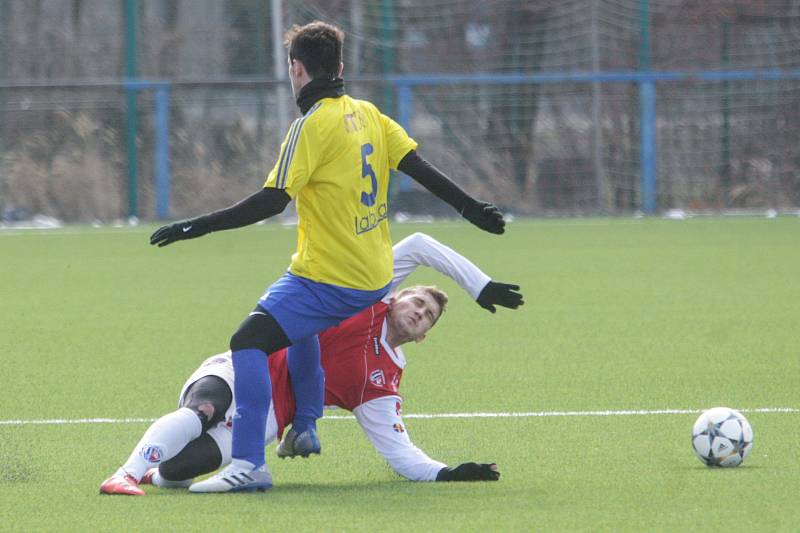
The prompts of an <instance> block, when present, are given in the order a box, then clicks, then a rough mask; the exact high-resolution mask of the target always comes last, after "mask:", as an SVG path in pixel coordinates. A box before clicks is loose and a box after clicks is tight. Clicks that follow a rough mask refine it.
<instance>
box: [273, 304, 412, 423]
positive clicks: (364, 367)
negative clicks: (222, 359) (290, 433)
mask: <svg viewBox="0 0 800 533" xmlns="http://www.w3.org/2000/svg"><path fill="white" fill-rule="evenodd" d="M388 311H389V305H388V304H386V303H384V302H378V303H376V304H375V305H373V306H372V307H369V308H367V309H365V310H364V311H362V312H361V313H359V314H357V315H355V316H353V317H351V318H349V319H347V320H345V321H344V322H342V323H341V324H339V325H338V326H336V327H333V328H330V329H327V330H325V331H323V332H322V333H320V335H319V344H320V352H321V356H322V368H323V370H324V371H325V405H327V406H334V407H341V408H342V409H347V410H348V411H352V410H353V409H355V408H356V407H358V406H359V405H361V404H363V403H365V402H368V401H370V400H374V399H376V398H383V397H385V396H399V394H398V389H399V387H400V380H401V379H402V377H403V368H404V367H405V365H406V359H405V356H404V355H403V352H402V350H400V348H394V349H393V348H392V347H391V346H389V344H388V343H387V342H386V328H387V325H386V314H387V312H388ZM269 363H270V376H271V377H272V398H273V401H274V403H275V404H276V406H278V405H280V406H281V407H280V408H277V407H276V410H275V415H276V419H277V421H278V428H279V432H280V431H282V430H283V428H284V427H285V426H286V425H288V424H290V423H291V420H292V416H293V415H294V397H293V395H292V390H291V385H290V383H289V380H288V379H287V378H288V374H289V371H288V364H287V362H286V350H281V351H280V352H277V353H274V354H272V355H271V356H270V358H269ZM290 415H291V416H290Z"/></svg>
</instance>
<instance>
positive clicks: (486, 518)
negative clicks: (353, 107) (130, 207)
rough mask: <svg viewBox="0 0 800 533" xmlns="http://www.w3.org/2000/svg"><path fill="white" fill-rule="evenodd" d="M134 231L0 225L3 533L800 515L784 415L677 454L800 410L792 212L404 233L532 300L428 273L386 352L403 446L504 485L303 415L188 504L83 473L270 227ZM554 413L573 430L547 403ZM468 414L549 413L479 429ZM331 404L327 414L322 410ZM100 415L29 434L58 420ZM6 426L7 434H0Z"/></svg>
mask: <svg viewBox="0 0 800 533" xmlns="http://www.w3.org/2000/svg"><path fill="white" fill-rule="evenodd" d="M153 229H154V228H153V227H140V228H130V229H111V228H109V229H92V228H84V227H69V228H65V229H62V230H51V231H46V232H45V231H41V232H21V231H16V232H15V231H8V230H4V231H0V258H2V260H1V261H0V357H1V358H2V360H1V364H2V386H0V420H2V421H3V423H2V424H0V530H19V531H31V530H53V531H55V530H58V531H64V530H81V531H86V530H93V531H94V530H102V531H112V530H116V531H118V530H134V529H135V530H180V531H187V530H221V531H225V530H234V529H242V528H245V529H248V530H254V529H263V530H275V531H277V530H282V531H286V530H289V531H351V530H366V531H376V530H381V531H418V530H424V531H477V530H481V531H485V530H490V531H509V530H519V531H552V530H568V531H582V530H583V531H598V530H606V531H712V530H719V529H722V528H731V527H732V528H735V529H737V530H741V531H781V530H783V531H792V530H796V527H797V524H798V523H800V510H798V509H800V508H798V506H797V505H796V500H797V494H798V493H800V463H799V462H798V460H797V455H796V453H797V450H798V445H797V443H798V441H800V429H798V422H800V413H797V412H752V411H749V412H746V413H745V414H746V415H747V417H748V419H749V420H750V422H751V423H752V425H753V427H754V430H755V446H754V450H753V453H752V454H751V456H750V457H749V458H748V459H747V460H746V461H745V463H744V464H743V465H742V466H741V467H739V468H736V469H731V470H723V469H710V468H706V467H704V466H702V465H701V464H700V462H699V461H698V460H697V459H696V458H695V457H694V456H693V453H692V449H691V444H690V433H691V427H692V423H693V422H694V419H695V418H696V416H697V413H695V412H690V413H682V414H637V415H619V414H613V413H612V414H611V415H610V416H590V415H589V414H588V413H584V414H580V413H583V412H595V411H620V410H644V411H651V410H691V411H695V410H700V409H704V408H708V407H713V406H716V405H728V406H730V407H735V408H740V409H754V408H780V407H785V408H793V409H798V408H800V401H798V389H800V357H798V353H799V352H798V346H800V327H798V324H800V276H799V275H798V273H800V219H797V218H777V219H760V218H732V219H721V218H710V219H690V220H683V221H675V220H660V219H641V220H635V219H624V220H623V219H610V220H608V219H573V220H533V221H516V222H514V223H513V224H511V225H510V226H509V228H508V232H507V233H506V235H503V236H493V235H489V234H486V233H482V232H480V231H478V230H476V229H475V228H472V227H470V226H468V225H466V224H461V223H436V224H430V225H395V226H394V227H393V236H394V239H395V241H398V240H399V239H400V238H402V237H403V236H405V235H408V234H409V233H412V232H414V231H423V232H425V233H428V234H430V235H432V236H433V237H435V238H437V239H439V240H440V241H442V242H443V243H445V244H447V245H449V246H451V247H453V248H455V249H456V250H458V251H460V252H462V253H463V254H464V255H466V256H468V257H469V258H471V259H472V260H473V261H474V262H475V263H476V264H478V265H479V266H481V267H482V268H483V270H484V271H485V272H487V273H488V274H489V275H490V276H492V277H493V278H494V279H495V280H498V281H506V282H514V283H518V284H520V285H521V286H522V292H523V293H524V294H525V299H526V304H525V306H524V307H523V308H521V309H520V310H518V311H509V310H505V309H501V310H500V311H498V313H497V314H495V315H492V314H490V313H488V312H486V311H484V310H483V309H481V308H480V307H478V306H477V305H476V304H475V303H474V302H472V301H470V298H469V297H468V296H467V295H466V294H465V293H463V292H461V291H460V290H459V289H458V287H457V286H456V285H455V284H454V283H453V282H452V281H450V280H447V279H443V278H442V277H441V276H440V275H439V274H437V273H435V272H433V271H431V270H429V269H421V270H420V271H418V272H417V273H415V274H414V275H413V276H412V277H411V278H410V280H409V282H411V283H436V284H438V285H439V286H441V287H442V288H444V289H445V290H446V291H447V292H448V293H449V294H450V296H451V304H450V308H449V309H448V310H447V312H446V313H445V316H444V317H443V318H442V319H441V320H440V321H439V323H438V324H437V326H436V328H435V329H434V330H433V331H431V333H430V334H429V337H428V339H427V340H426V341H425V342H423V343H421V344H419V345H408V346H406V347H405V348H404V350H405V353H406V356H407V358H408V367H407V369H406V371H405V374H404V380H403V385H402V388H401V390H402V392H403V394H404V396H405V398H406V401H405V404H404V412H405V414H406V415H415V414H417V415H418V414H441V413H462V414H465V415H470V416H464V417H462V418H413V417H410V416H408V417H407V419H406V423H407V427H408V431H409V434H410V435H411V438H412V440H413V441H414V442H415V443H416V444H417V445H418V446H419V447H420V448H421V449H423V450H424V451H426V452H427V453H428V454H429V455H430V456H431V457H434V458H436V459H439V460H441V461H443V462H446V463H448V464H451V465H455V464H458V463H460V462H464V461H480V462H489V461H495V462H497V464H498V465H499V467H500V470H501V472H502V477H501V480H500V481H499V482H497V483H470V484H444V485H443V484H433V483H428V484H426V483H412V482H408V481H405V480H403V479H401V478H399V477H398V476H397V475H396V474H394V473H393V472H392V471H391V470H390V469H389V468H388V466H386V464H385V463H384V461H383V460H382V458H381V457H379V456H378V455H377V453H375V452H374V450H373V449H372V448H371V446H370V445H369V443H368V441H367V440H366V439H365V438H364V436H363V435H362V434H361V431H360V429H359V428H358V425H357V424H356V423H355V421H354V420H352V419H339V418H337V419H329V420H323V421H321V422H320V424H319V428H320V436H321V438H322V441H323V455H322V456H320V457H313V458H311V459H309V460H306V461H302V460H294V461H279V460H277V459H276V458H275V456H274V454H273V452H272V448H270V449H269V450H268V462H269V464H270V466H271V468H272V471H273V475H274V478H275V487H274V489H272V490H271V491H269V492H267V493H265V494H255V495H243V494H236V495H191V494H188V493H185V492H183V491H169V490H162V489H157V488H153V487H147V488H146V491H147V492H148V496H147V497H145V498H130V497H127V498H126V497H108V496H100V495H98V493H97V489H98V486H99V484H100V482H101V481H102V480H103V479H105V478H106V477H107V476H108V475H110V474H111V473H113V471H114V470H115V469H116V468H117V467H118V466H119V465H120V464H121V463H122V462H123V461H124V460H125V459H126V457H127V455H128V454H129V453H130V450H131V448H132V446H133V445H134V444H135V443H136V441H137V440H138V438H139V436H140V435H141V433H142V432H143V431H144V430H145V429H146V427H147V423H146V422H123V421H122V419H131V418H144V419H152V418H155V417H158V416H160V415H161V414H164V413H166V412H169V411H170V410H172V409H174V408H175V405H176V402H177V395H178V393H179V391H180V387H181V385H182V384H183V382H184V380H185V379H186V378H187V377H188V375H189V374H190V373H191V372H192V371H193V370H194V368H195V367H196V366H197V364H198V363H199V362H200V361H201V360H202V359H203V358H205V357H206V356H208V355H211V354H213V353H217V352H219V351H223V350H225V349H226V347H227V342H228V339H229V337H230V335H231V333H232V332H233V331H235V329H236V327H237V326H238V324H239V323H240V321H241V320H242V319H243V318H244V317H245V316H246V314H247V313H248V312H249V311H250V309H251V308H252V307H253V305H254V304H255V302H256V300H257V299H258V297H259V296H260V295H261V294H262V292H263V290H264V289H265V288H266V286H267V285H268V284H269V283H271V282H272V281H274V280H275V279H276V278H277V277H278V276H279V275H280V274H281V273H282V272H283V271H284V270H285V268H286V266H287V264H288V259H289V256H290V255H291V253H292V251H293V246H294V239H295V232H294V229H293V228H284V227H282V226H279V225H277V224H274V225H273V224H267V225H265V226H259V227H253V228H247V229H242V230H237V231H232V232H226V233H220V234H215V235H210V236H207V237H204V238H202V239H199V240H195V241H190V242H182V243H177V244H175V245H172V246H169V247H167V248H164V249H156V248H154V247H151V246H149V245H148V244H147V236H148V234H149V232H150V231H152V230H153ZM564 412H572V414H571V415H570V416H563V415H559V416H556V415H558V413H564ZM476 413H512V414H513V413H517V414H520V413H528V414H531V413H539V414H545V415H548V416H523V417H519V416H517V417H514V416H496V417H479V416H475V414H476ZM337 414H339V415H341V414H343V413H337ZM86 418H109V419H112V420H114V421H115V422H109V423H81V424H52V423H48V424H38V423H31V422H33V421H43V420H51V419H66V420H78V419H86ZM12 420H21V421H25V423H13V424H12V423H8V421H12Z"/></svg>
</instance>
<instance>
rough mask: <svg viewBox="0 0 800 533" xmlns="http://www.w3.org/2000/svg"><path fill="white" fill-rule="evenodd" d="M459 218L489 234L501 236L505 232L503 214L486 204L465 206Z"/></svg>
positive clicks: (479, 203) (477, 203) (476, 203)
mask: <svg viewBox="0 0 800 533" xmlns="http://www.w3.org/2000/svg"><path fill="white" fill-rule="evenodd" d="M461 216H462V217H464V218H466V219H467V220H469V221H470V222H472V223H473V224H475V225H476V226H478V227H479V228H481V229H482V230H484V231H488V232H489V233H494V234H496V235H501V234H502V233H503V232H505V231H506V221H505V220H503V213H501V212H500V210H499V209H497V206H495V205H493V204H490V203H488V202H478V201H475V202H473V203H471V204H469V205H467V206H466V207H465V208H464V209H463V210H462V211H461Z"/></svg>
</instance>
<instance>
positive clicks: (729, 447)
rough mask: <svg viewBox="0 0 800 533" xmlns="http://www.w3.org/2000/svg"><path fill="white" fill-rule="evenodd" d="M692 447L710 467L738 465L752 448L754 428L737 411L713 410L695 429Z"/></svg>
mask: <svg viewBox="0 0 800 533" xmlns="http://www.w3.org/2000/svg"><path fill="white" fill-rule="evenodd" d="M692 448H693V449H694V453H695V455H697V458H698V459H700V460H701V461H702V462H703V464H705V465H708V466H739V465H740V464H741V463H742V461H744V460H745V459H746V458H747V456H748V455H749V454H750V451H751V450H752V449H753V428H752V427H750V422H748V421H747V419H746V418H745V417H744V416H743V415H742V413H740V412H739V411H737V410H735V409H730V408H728V407H714V408H713V409H709V410H707V411H705V412H704V413H703V414H701V415H700V418H698V419H697V422H695V423H694V427H693V428H692Z"/></svg>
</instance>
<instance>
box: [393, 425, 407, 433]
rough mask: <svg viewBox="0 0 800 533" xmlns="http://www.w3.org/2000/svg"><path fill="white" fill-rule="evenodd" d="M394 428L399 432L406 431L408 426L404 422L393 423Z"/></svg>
mask: <svg viewBox="0 0 800 533" xmlns="http://www.w3.org/2000/svg"><path fill="white" fill-rule="evenodd" d="M392 429H393V430H395V431H396V432H397V433H405V432H406V428H404V427H403V424H393V425H392Z"/></svg>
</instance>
